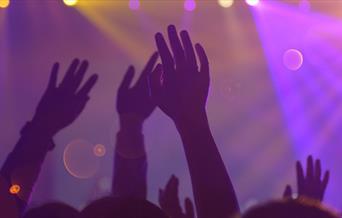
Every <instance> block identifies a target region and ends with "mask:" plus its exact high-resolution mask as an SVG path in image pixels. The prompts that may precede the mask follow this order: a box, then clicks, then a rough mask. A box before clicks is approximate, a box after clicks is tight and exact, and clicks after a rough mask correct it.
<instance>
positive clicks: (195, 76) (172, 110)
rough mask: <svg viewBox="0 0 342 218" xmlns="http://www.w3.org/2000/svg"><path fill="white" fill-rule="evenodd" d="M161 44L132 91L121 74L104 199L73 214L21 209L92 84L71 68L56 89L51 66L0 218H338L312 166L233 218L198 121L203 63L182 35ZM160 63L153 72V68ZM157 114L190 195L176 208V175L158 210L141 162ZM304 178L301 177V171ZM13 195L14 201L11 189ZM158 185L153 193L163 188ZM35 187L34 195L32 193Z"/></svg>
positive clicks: (11, 168)
mask: <svg viewBox="0 0 342 218" xmlns="http://www.w3.org/2000/svg"><path fill="white" fill-rule="evenodd" d="M168 39H169V40H168V41H169V43H167V41H166V40H165V37H164V36H163V34H161V33H157V34H156V35H155V42H156V46H157V52H155V53H153V54H152V56H151V57H150V58H149V60H148V62H147V64H146V66H145V68H144V69H143V70H142V72H141V73H140V76H139V78H138V79H137V82H136V83H135V84H132V80H133V78H134V76H135V68H134V67H133V66H129V67H128V70H127V72H126V74H125V76H124V78H123V80H122V82H121V84H120V87H119V89H118V91H117V102H116V108H117V112H118V114H119V122H120V123H119V125H120V130H119V132H118V133H117V135H116V147H115V154H114V167H113V180H112V191H111V195H110V196H106V197H103V198H101V199H98V200H95V201H93V202H90V203H89V204H88V205H87V206H85V208H83V209H82V210H77V209H75V208H73V207H71V206H70V205H67V204H65V203H62V202H46V203H45V204H43V205H41V206H38V207H34V208H29V209H27V208H26V206H27V205H28V203H29V199H30V194H31V192H32V189H33V187H34V185H35V182H36V180H37V178H38V176H39V172H40V168H41V166H42V163H43V161H44V159H45V157H46V155H47V153H48V152H50V151H52V150H53V149H54V147H55V146H58V145H55V143H54V141H53V137H54V136H55V135H56V134H57V133H58V132H60V131H61V130H62V129H64V128H65V127H67V126H69V125H71V124H72V123H73V122H74V121H75V120H76V119H77V117H78V116H79V115H80V114H81V112H82V111H83V109H84V108H85V106H86V104H87V102H88V100H89V93H90V92H91V90H92V88H93V86H94V85H95V84H96V81H97V78H98V75H96V74H94V75H91V76H90V77H89V79H88V80H87V81H85V82H84V85H81V84H82V81H84V77H85V74H86V71H87V68H88V65H89V63H88V61H86V60H84V61H80V60H78V59H75V60H73V61H72V63H71V65H70V66H69V68H68V70H67V72H66V74H65V76H64V78H63V79H62V81H61V82H60V83H58V82H57V81H58V72H59V63H55V64H54V65H53V67H52V71H51V75H50V81H49V83H48V86H47V89H46V91H45V93H44V94H43V97H42V98H41V100H40V102H39V104H38V106H37V108H36V112H35V115H34V116H33V118H32V120H31V121H29V122H27V123H26V124H25V126H24V127H23V128H22V130H21V137H20V139H19V141H18V143H17V144H16V145H15V147H14V149H13V150H12V152H11V153H10V154H9V155H8V157H7V159H6V161H5V163H4V165H3V166H2V168H1V171H0V217H4V218H19V217H23V218H64V217H65V218H167V217H168V218H195V217H197V218H337V217H339V214H338V213H337V212H335V211H334V210H332V209H330V208H328V207H326V206H324V205H323V204H322V201H323V198H324V192H325V189H326V187H327V184H328V181H329V172H328V171H326V172H323V171H322V169H321V163H320V160H319V159H317V160H315V159H313V157H312V156H309V157H308V158H307V163H306V168H304V167H303V165H302V164H301V163H300V162H297V163H296V172H297V190H296V193H298V194H297V195H296V196H294V193H293V192H294V191H293V188H292V187H291V186H289V185H288V186H286V187H285V191H284V195H283V196H279V199H270V201H269V202H265V203H262V204H258V205H255V206H253V207H251V208H250V209H248V210H247V211H245V212H244V213H241V212H240V209H239V204H238V201H237V197H236V194H235V190H234V187H233V185H232V182H231V179H230V177H229V174H228V171H227V169H226V167H225V165H224V162H223V160H222V158H221V155H220V153H219V151H218V149H217V146H216V144H215V140H214V138H213V136H212V133H211V130H210V126H209V122H208V117H207V113H206V100H207V97H208V90H209V84H210V68H209V60H208V57H207V55H206V52H205V50H204V48H203V46H202V45H201V44H199V43H196V44H195V45H194V46H193V43H192V42H191V39H190V36H189V34H188V32H187V31H181V32H180V33H179V32H178V31H177V30H176V27H175V26H173V25H170V26H169V27H168ZM159 58H160V60H161V61H160V63H159V64H157V62H158V59H159ZM156 107H158V108H159V109H161V111H163V113H164V114H165V115H166V116H168V117H169V118H170V119H171V121H172V122H173V123H174V125H175V127H176V128H177V130H178V133H179V135H180V137H181V140H182V143H183V148H184V152H185V156H186V159H187V164H188V169H189V173H190V177H191V184H192V189H193V195H194V196H193V199H194V202H192V201H191V200H190V198H186V199H185V200H184V204H183V203H181V202H182V200H180V199H179V197H178V186H179V183H180V181H179V180H178V178H177V177H176V176H175V175H170V179H169V181H168V183H167V184H166V185H165V187H164V188H161V189H160V190H159V205H155V204H153V203H151V202H149V201H148V200H147V166H148V165H147V153H146V150H145V144H144V135H143V125H144V122H145V120H146V119H148V118H149V117H150V115H151V114H152V113H153V111H154V110H155V108H156ZM304 169H305V170H304ZM14 185H17V186H18V187H17V189H19V188H20V190H18V191H17V192H15V193H13V192H11V191H10V190H11V189H13V188H15V187H13V186H14ZM162 185H163V184H160V186H162ZM36 188H39V187H36Z"/></svg>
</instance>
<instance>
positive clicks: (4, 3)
mask: <svg viewBox="0 0 342 218" xmlns="http://www.w3.org/2000/svg"><path fill="white" fill-rule="evenodd" d="M9 4H10V0H0V8H7V7H8V6H9Z"/></svg>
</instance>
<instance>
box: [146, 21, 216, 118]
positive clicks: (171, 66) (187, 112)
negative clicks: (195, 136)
mask: <svg viewBox="0 0 342 218" xmlns="http://www.w3.org/2000/svg"><path fill="white" fill-rule="evenodd" d="M168 35H169V40H170V47H171V50H172V54H171V52H170V50H169V48H168V46H167V44H166V42H165V39H164V37H163V35H162V34H161V33H157V34H156V35H155V40H156V44H157V47H158V51H159V54H160V57H161V60H162V65H158V66H157V67H156V68H155V70H154V71H153V73H152V76H151V87H152V96H153V99H154V100H155V102H156V104H157V105H158V106H159V107H160V109H161V110H162V111H163V112H164V113H166V114H167V115H168V116H169V117H170V118H171V119H172V120H173V121H175V122H177V121H179V120H182V119H183V118H191V117H194V116H195V117H198V115H203V114H205V104H206V100H207V96H208V89H209V80H210V79H209V63H208V59H207V56H206V54H205V51H204V49H203V47H202V46H201V45H200V44H196V45H195V48H196V52H197V56H198V58H199V61H200V69H199V70H198V66H197V61H196V56H195V52H194V49H193V46H192V42H191V40H190V37H189V34H188V32H187V31H182V32H181V33H180V37H181V41H182V42H181V41H180V39H179V37H178V33H177V30H176V28H175V26H173V25H170V26H169V27H168Z"/></svg>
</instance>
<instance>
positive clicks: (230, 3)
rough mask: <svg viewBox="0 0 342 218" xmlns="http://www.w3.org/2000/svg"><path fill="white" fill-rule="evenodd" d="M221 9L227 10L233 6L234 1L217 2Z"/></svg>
mask: <svg viewBox="0 0 342 218" xmlns="http://www.w3.org/2000/svg"><path fill="white" fill-rule="evenodd" d="M218 3H219V5H220V6H221V7H224V8H229V7H231V6H232V5H233V4H234V0H218Z"/></svg>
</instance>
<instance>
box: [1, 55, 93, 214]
mask: <svg viewBox="0 0 342 218" xmlns="http://www.w3.org/2000/svg"><path fill="white" fill-rule="evenodd" d="M58 68H59V64H58V63H56V64H54V65H53V68H52V72H51V76H50V81H49V84H48V87H47V89H46V91H45V93H44V95H43V97H42V98H41V100H40V102H39V104H38V106H37V109H36V112H35V115H34V117H33V119H32V120H31V121H30V122H28V123H26V125H25V126H24V128H23V129H22V131H21V137H20V139H19V142H18V143H17V144H16V146H15V147H14V149H13V151H12V152H11V153H10V154H9V155H8V157H7V159H6V161H5V163H4V165H3V167H2V169H1V171H0V175H1V177H2V178H3V179H4V181H5V183H6V184H5V185H6V187H5V188H4V189H7V190H9V189H10V186H12V185H17V187H19V188H20V190H19V192H18V193H17V194H15V195H8V197H5V198H4V199H3V200H4V201H6V199H7V200H10V199H11V198H12V197H13V196H14V197H15V199H16V203H17V208H18V211H19V213H22V212H23V211H24V209H25V206H26V204H27V203H28V200H29V197H30V194H31V191H32V188H33V186H34V184H35V182H36V180H37V178H38V175H39V172H40V168H41V165H42V163H43V161H44V159H45V156H46V154H47V152H48V151H51V150H53V148H54V146H55V145H54V142H53V137H54V136H55V135H56V133H58V132H59V131H60V130H62V129H63V128H65V127H67V126H69V125H70V124H71V123H72V122H73V121H74V120H75V119H76V118H77V117H78V116H79V115H80V113H81V112H82V110H83V109H84V107H85V105H86V103H87V101H88V100H89V96H88V94H89V92H90V90H91V89H92V87H93V86H94V84H95V83H96V81H97V75H92V76H91V77H90V78H89V79H88V80H87V82H86V83H85V84H84V85H83V86H81V87H80V84H81V82H82V80H83V78H84V75H85V73H86V70H87V68H88V62H87V61H82V62H81V63H80V61H79V60H77V59H75V60H74V61H73V62H72V64H71V65H70V67H69V69H68V70H67V73H66V75H65V77H64V79H63V81H62V82H61V83H60V84H59V85H57V75H58ZM2 188H3V187H2ZM1 200H2V199H1ZM0 204H2V202H0Z"/></svg>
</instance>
